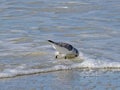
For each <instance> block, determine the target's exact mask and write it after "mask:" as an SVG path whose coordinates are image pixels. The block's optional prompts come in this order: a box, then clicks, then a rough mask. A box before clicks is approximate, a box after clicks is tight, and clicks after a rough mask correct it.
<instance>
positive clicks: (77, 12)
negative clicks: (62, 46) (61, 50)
mask: <svg viewBox="0 0 120 90" xmlns="http://www.w3.org/2000/svg"><path fill="white" fill-rule="evenodd" d="M119 4H120V1H119V0H115V1H114V0H95V1H89V0H84V1H83V0H75V1H71V0H60V1H59V0H34V1H33V0H20V1H18V0H12V1H10V0H9V1H8V0H7V1H6V0H1V1H0V78H6V77H14V76H19V75H29V74H35V73H44V72H48V73H49V72H53V71H58V70H69V69H81V70H85V71H86V72H90V71H91V70H94V71H109V70H115V71H116V70H117V71H120V30H119V29H120V12H119V10H120V6H119ZM48 39H51V40H54V41H61V42H67V43H70V44H72V45H73V46H74V47H76V48H77V49H78V50H79V52H80V56H79V57H78V58H75V59H70V60H68V59H67V60H64V59H55V56H54V52H55V50H53V49H52V47H51V46H50V45H49V43H48V42H47V40H48Z"/></svg>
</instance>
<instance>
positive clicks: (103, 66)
mask: <svg viewBox="0 0 120 90" xmlns="http://www.w3.org/2000/svg"><path fill="white" fill-rule="evenodd" d="M35 65H36V64H35ZM38 65H40V64H38ZM32 67H33V66H27V65H25V64H24V65H19V66H17V67H16V68H10V69H9V68H7V69H4V70H3V71H2V72H0V78H11V77H16V76H22V75H31V74H36V73H48V72H54V71H59V70H71V69H80V70H84V71H85V70H87V71H88V70H89V71H90V70H96V71H97V70H98V71H100V70H106V71H108V70H113V71H116V70H117V71H120V63H118V62H103V61H96V60H94V59H87V58H86V60H84V61H83V62H81V63H73V64H62V63H61V64H54V65H51V66H46V67H40V68H32ZM87 71H86V72H87Z"/></svg>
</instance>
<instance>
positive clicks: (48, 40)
mask: <svg viewBox="0 0 120 90" xmlns="http://www.w3.org/2000/svg"><path fill="white" fill-rule="evenodd" d="M48 42H50V43H53V44H56V42H54V41H52V40H48Z"/></svg>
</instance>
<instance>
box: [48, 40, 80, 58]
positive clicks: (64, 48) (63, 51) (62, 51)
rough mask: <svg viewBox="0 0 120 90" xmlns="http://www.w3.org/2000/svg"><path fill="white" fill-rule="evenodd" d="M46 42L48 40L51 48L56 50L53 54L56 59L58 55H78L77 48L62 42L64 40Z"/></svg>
mask: <svg viewBox="0 0 120 90" xmlns="http://www.w3.org/2000/svg"><path fill="white" fill-rule="evenodd" d="M48 42H50V43H51V44H52V46H53V48H54V49H55V50H56V56H55V58H56V59H57V58H58V57H62V58H64V59H69V58H75V57H78V56H79V52H78V50H77V49H76V48H74V47H73V46H72V45H71V44H68V43H64V42H55V41H52V40H48Z"/></svg>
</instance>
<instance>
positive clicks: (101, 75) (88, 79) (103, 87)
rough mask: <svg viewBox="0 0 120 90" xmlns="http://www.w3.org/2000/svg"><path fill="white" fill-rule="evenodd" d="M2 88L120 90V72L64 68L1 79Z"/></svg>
mask: <svg viewBox="0 0 120 90" xmlns="http://www.w3.org/2000/svg"><path fill="white" fill-rule="evenodd" d="M0 90H120V72H117V71H114V72H113V71H107V72H106V71H102V72H101V71H83V70H64V71H56V72H49V73H39V74H33V75H27V76H18V77H14V78H6V79H0Z"/></svg>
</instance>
